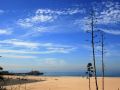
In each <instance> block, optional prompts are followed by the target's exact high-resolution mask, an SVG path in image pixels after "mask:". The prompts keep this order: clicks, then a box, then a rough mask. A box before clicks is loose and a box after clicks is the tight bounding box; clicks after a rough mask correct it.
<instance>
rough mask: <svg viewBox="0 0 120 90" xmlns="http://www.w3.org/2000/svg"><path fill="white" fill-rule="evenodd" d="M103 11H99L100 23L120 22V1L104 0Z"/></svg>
mask: <svg viewBox="0 0 120 90" xmlns="http://www.w3.org/2000/svg"><path fill="white" fill-rule="evenodd" d="M102 5H103V6H102V7H103V9H102V11H99V12H98V13H99V14H98V17H97V18H98V20H97V21H98V24H113V23H115V24H116V23H119V22H120V4H119V3H118V2H114V1H113V2H111V1H108V2H103V3H102Z"/></svg>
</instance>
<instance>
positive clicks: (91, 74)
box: [86, 63, 94, 90]
mask: <svg viewBox="0 0 120 90" xmlns="http://www.w3.org/2000/svg"><path fill="white" fill-rule="evenodd" d="M93 73H94V71H93V66H92V63H88V64H87V72H86V74H87V78H88V79H89V90H91V84H90V78H91V77H92V76H93Z"/></svg>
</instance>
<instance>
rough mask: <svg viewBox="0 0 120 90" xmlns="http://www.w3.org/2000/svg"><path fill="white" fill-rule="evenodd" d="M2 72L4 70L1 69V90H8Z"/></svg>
mask: <svg viewBox="0 0 120 90" xmlns="http://www.w3.org/2000/svg"><path fill="white" fill-rule="evenodd" d="M2 70H3V68H2V67H0V90H6V89H5V88H4V78H3V76H2Z"/></svg>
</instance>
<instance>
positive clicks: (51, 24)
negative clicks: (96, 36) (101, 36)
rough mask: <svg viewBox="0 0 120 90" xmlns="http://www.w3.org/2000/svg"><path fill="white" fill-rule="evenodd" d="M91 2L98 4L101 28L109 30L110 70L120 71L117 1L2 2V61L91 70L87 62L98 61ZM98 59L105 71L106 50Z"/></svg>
mask: <svg viewBox="0 0 120 90" xmlns="http://www.w3.org/2000/svg"><path fill="white" fill-rule="evenodd" d="M93 3H94V4H93ZM91 6H93V7H95V8H96V16H97V18H98V19H97V23H96V26H97V28H98V29H100V30H102V31H104V33H105V38H106V39H105V49H106V51H107V53H106V54H105V68H106V70H108V71H109V70H111V69H112V70H113V71H119V68H120V65H119V64H120V60H119V58H120V55H119V53H120V40H119V39H120V2H119V1H117V0H116V1H107V2H106V1H95V2H91V1H90V0H87V1H85V0H44V1H42V0H36V1H35V0H1V1H0V55H1V56H2V57H1V58H0V60H1V62H0V65H1V66H3V68H4V69H5V70H12V71H16V70H18V71H21V70H22V71H23V70H32V69H33V70H41V71H80V70H85V69H86V64H87V63H88V62H92V57H91V55H92V54H91V44H90V42H86V40H87V39H90V36H89V34H87V33H86V30H87V29H88V28H89V26H88V25H86V23H88V22H89V20H88V19H87V18H88V16H89V10H90V7H91ZM96 47H97V48H96V49H97V50H98V49H100V47H99V46H96ZM96 57H97V67H98V69H99V70H100V65H101V57H100V54H97V56H96ZM111 66H112V68H111Z"/></svg>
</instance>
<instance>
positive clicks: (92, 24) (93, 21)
mask: <svg viewBox="0 0 120 90" xmlns="http://www.w3.org/2000/svg"><path fill="white" fill-rule="evenodd" d="M88 20H89V22H90V23H89V29H90V30H87V32H89V33H90V35H91V46H92V58H93V69H94V78H95V85H96V90H98V81H97V75H96V55H95V43H96V42H95V38H96V35H95V32H96V31H97V30H96V29H95V26H96V25H95V24H96V15H95V10H94V9H93V8H92V9H91V11H90V16H89V18H88Z"/></svg>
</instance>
